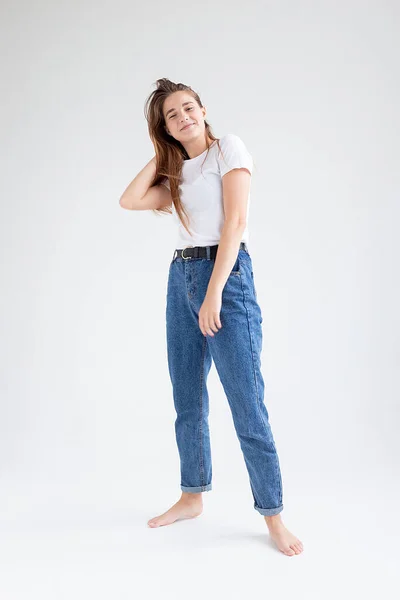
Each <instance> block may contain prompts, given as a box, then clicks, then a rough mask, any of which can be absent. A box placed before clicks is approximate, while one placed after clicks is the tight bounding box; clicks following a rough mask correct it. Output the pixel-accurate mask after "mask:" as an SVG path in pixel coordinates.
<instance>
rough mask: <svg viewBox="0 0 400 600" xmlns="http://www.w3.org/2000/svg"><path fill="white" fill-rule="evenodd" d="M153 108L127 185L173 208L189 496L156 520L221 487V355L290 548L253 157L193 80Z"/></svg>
mask: <svg viewBox="0 0 400 600" xmlns="http://www.w3.org/2000/svg"><path fill="white" fill-rule="evenodd" d="M146 105H147V109H148V110H147V114H146V118H147V121H148V126H149V133H150V137H151V139H152V141H153V144H154V146H155V151H156V155H155V156H154V157H153V158H152V159H151V160H150V162H149V163H148V164H147V165H146V166H145V167H144V168H143V169H142V171H140V173H139V174H138V175H137V176H136V177H135V179H134V180H133V181H132V182H131V183H130V184H129V186H128V187H127V189H126V190H125V192H124V193H123V195H122V197H121V199H120V204H121V206H122V207H123V208H127V209H130V210H148V209H151V210H155V211H156V212H157V213H163V212H164V213H165V212H166V213H169V214H171V212H172V214H173V217H174V219H175V221H176V223H177V226H178V238H177V241H176V245H175V248H176V249H175V251H174V254H173V257H172V261H171V264H170V268H169V276H168V291H167V307H166V330H167V351H168V368H169V373H170V376H171V382H172V388H173V397H174V405H175V409H176V413H177V418H176V421H175V433H176V441H177V446H178V450H179V456H180V468H181V486H180V487H181V492H182V494H181V498H180V499H179V500H178V502H176V503H175V504H174V505H173V506H172V507H171V508H170V509H169V510H167V511H166V512H165V513H163V514H162V515H159V516H157V517H154V518H153V519H150V520H149V521H148V525H149V526H150V527H159V526H162V525H170V524H171V523H173V522H174V521H176V520H177V519H187V518H193V517H196V516H198V515H199V514H201V512H202V508H203V504H202V493H203V492H206V491H209V490H211V477H212V467H211V448H210V435H209V427H208V412H209V403H208V392H207V385H206V382H207V375H208V372H209V370H210V367H211V362H212V360H214V363H215V366H216V369H217V372H218V375H219V377H220V380H221V383H222V385H223V387H224V390H225V393H226V396H227V399H228V402H229V406H230V408H231V411H232V417H233V421H234V426H235V430H236V433H237V436H238V439H239V442H240V446H241V449H242V452H243V456H244V460H245V463H246V467H247V470H248V474H249V479H250V486H251V490H252V494H253V498H254V508H255V509H256V510H257V511H258V512H259V513H260V514H261V515H263V516H264V519H265V521H266V523H267V526H268V529H269V533H270V536H271V538H272V539H273V540H274V542H275V543H276V546H277V547H278V549H279V550H280V551H281V552H283V553H284V554H286V555H288V556H293V555H295V554H300V553H301V552H302V550H303V545H302V543H301V541H300V540H299V539H298V538H296V537H295V536H294V535H293V534H292V533H290V531H289V530H288V529H287V528H286V527H285V526H284V524H283V522H282V519H281V515H280V513H281V511H282V510H283V504H282V478H281V473H280V466H279V460H278V455H277V451H276V447H275V442H274V438H273V435H272V431H271V427H270V424H269V421H268V412H267V409H266V406H265V404H264V381H263V377H262V374H261V370H260V366H261V362H260V354H261V346H262V330H261V323H262V316H261V310H260V307H259V305H258V303H257V296H256V290H255V286H254V277H253V267H252V261H251V257H250V254H249V250H248V244H247V242H248V228H247V218H248V213H249V200H250V179H251V173H252V168H253V161H252V157H251V155H250V154H249V152H248V151H247V149H246V147H245V145H244V144H243V142H242V140H241V139H240V138H239V137H238V136H237V135H234V134H228V135H225V136H223V137H222V138H221V139H217V138H216V137H215V136H214V135H213V133H212V131H211V127H210V125H209V124H208V123H207V122H206V109H205V107H204V106H203V105H202V103H201V101H200V98H199V96H198V94H196V93H195V92H194V91H193V90H192V89H191V88H190V87H189V86H186V85H183V84H181V83H179V84H175V83H173V82H171V81H169V80H168V79H159V80H158V81H157V89H156V90H155V91H154V92H152V94H151V95H150V96H149V98H148V100H147V103H146Z"/></svg>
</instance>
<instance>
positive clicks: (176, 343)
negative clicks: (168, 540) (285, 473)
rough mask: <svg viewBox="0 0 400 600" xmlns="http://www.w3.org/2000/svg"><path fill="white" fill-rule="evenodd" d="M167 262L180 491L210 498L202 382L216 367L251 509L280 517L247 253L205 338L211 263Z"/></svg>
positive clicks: (168, 326)
mask: <svg viewBox="0 0 400 600" xmlns="http://www.w3.org/2000/svg"><path fill="white" fill-rule="evenodd" d="M207 248H208V249H207V257H208V258H194V257H188V258H187V259H185V258H182V257H180V256H177V257H175V252H174V257H173V259H172V261H171V264H170V268H169V275H168V287H167V306H166V333H167V353H168V368H169V373H170V377H171V382H172V390H173V399H174V405H175V410H176V414H177V417H176V420H175V434H176V441H177V446H178V451H179V456H180V470H181V490H182V491H184V492H193V493H195V492H206V491H209V490H211V489H212V488H211V479H212V465H211V447H210V431H209V425H208V414H209V398H208V391H207V376H208V373H209V371H210V367H211V362H212V360H213V361H214V364H215V367H216V369H217V372H218V376H219V378H220V381H221V383H222V386H223V388H224V391H225V394H226V397H227V399H228V403H229V406H230V409H231V412H232V417H233V422H234V426H235V430H236V434H237V437H238V439H239V443H240V446H241V449H242V452H243V456H244V460H245V464H246V468H247V471H248V474H249V480H250V487H251V491H252V494H253V498H254V508H255V509H256V510H257V511H258V512H259V513H260V514H262V515H276V514H278V513H280V512H281V511H282V510H283V504H282V477H281V471H280V465H279V459H278V455H277V450H276V447H275V442H274V438H273V435H272V431H271V427H270V424H269V420H268V412H267V408H266V406H265V404H264V380H263V376H262V374H261V361H260V355H261V348H262V329H261V323H262V316H261V309H260V307H259V305H258V302H257V294H256V289H255V285H254V276H253V266H252V262H251V257H250V254H249V253H248V250H243V249H240V250H239V252H238V256H237V259H236V261H235V264H234V266H233V269H232V271H231V273H230V274H229V276H228V279H227V281H226V284H225V287H224V289H223V292H222V306H221V312H220V320H221V326H222V327H221V329H219V330H218V331H217V332H214V337H213V336H209V335H207V336H204V335H203V333H202V332H201V330H200V327H199V322H198V315H199V310H200V307H201V305H202V303H203V301H204V298H205V295H206V291H207V286H208V282H209V280H210V277H211V274H212V270H213V267H214V264H215V260H214V259H212V258H209V256H210V252H209V248H210V246H208V247H207Z"/></svg>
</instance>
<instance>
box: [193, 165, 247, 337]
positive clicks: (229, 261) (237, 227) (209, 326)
mask: <svg viewBox="0 0 400 600" xmlns="http://www.w3.org/2000/svg"><path fill="white" fill-rule="evenodd" d="M250 179H251V175H250V173H249V171H248V170H247V169H245V168H240V169H232V170H231V171H229V172H228V173H226V174H225V175H224V176H223V177H222V190H223V203H224V212H225V221H224V225H223V228H222V232H221V237H220V241H219V244H218V252H217V256H216V258H215V264H214V268H213V271H212V274H211V277H210V281H209V283H208V287H207V293H206V297H205V299H204V302H203V304H202V305H201V308H200V311H199V326H200V329H201V331H202V333H203V335H206V334H208V335H211V336H213V335H214V334H213V333H212V332H213V331H214V332H217V331H218V329H220V328H221V321H220V318H219V313H220V310H221V305H222V291H223V289H224V287H225V284H226V281H227V279H228V277H229V275H230V273H231V271H232V268H233V265H234V264H235V261H236V259H237V255H238V253H239V246H240V241H241V239H242V235H243V232H244V230H245V228H246V222H247V204H248V198H249V191H250Z"/></svg>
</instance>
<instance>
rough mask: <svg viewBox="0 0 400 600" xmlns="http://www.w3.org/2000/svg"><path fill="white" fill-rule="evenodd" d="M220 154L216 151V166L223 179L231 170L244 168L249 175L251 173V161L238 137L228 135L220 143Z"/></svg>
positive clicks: (231, 134)
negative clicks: (217, 165)
mask: <svg viewBox="0 0 400 600" xmlns="http://www.w3.org/2000/svg"><path fill="white" fill-rule="evenodd" d="M219 143H220V146H221V150H222V153H221V152H219V151H218V158H217V160H218V164H219V169H220V173H221V177H223V176H224V175H225V174H226V173H228V172H229V171H231V170H232V169H240V168H246V169H248V170H249V172H250V175H251V174H252V171H253V159H252V156H251V154H250V153H249V151H248V150H247V148H246V146H245V145H244V143H243V141H242V140H241V139H240V137H239V136H238V135H235V134H233V133H228V134H227V135H224V136H223V137H222V138H221V139H220V141H219Z"/></svg>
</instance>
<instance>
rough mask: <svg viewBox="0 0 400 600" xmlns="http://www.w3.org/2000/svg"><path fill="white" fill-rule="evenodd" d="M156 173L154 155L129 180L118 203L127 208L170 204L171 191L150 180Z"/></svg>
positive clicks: (141, 208) (160, 206)
mask: <svg viewBox="0 0 400 600" xmlns="http://www.w3.org/2000/svg"><path fill="white" fill-rule="evenodd" d="M155 174H156V157H155V156H153V158H152V159H151V160H150V161H149V162H148V163H147V165H146V166H145V167H144V168H143V169H142V170H141V171H140V172H139V173H138V174H137V175H136V177H135V179H133V181H131V183H130V184H129V185H128V187H127V188H126V190H125V191H124V193H123V194H122V196H121V198H120V200H119V204H120V206H122V208H126V209H128V210H152V209H153V210H154V209H158V208H163V207H164V206H171V205H172V197H171V192H170V191H169V189H168V188H167V187H166V186H165V185H162V184H161V185H153V186H152V187H150V184H151V182H152V181H153V179H154V175H155Z"/></svg>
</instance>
